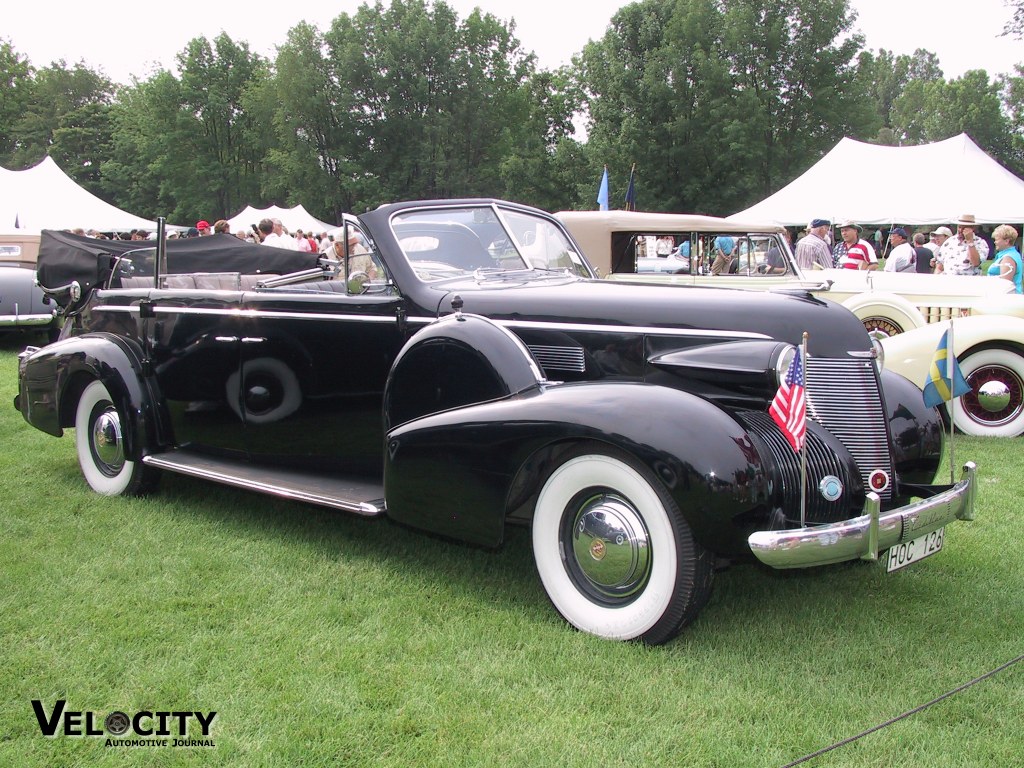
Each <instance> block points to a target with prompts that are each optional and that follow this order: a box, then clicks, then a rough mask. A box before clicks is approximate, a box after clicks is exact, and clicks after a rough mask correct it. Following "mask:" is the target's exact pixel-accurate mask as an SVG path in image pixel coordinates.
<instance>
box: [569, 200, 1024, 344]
mask: <svg viewBox="0 0 1024 768" xmlns="http://www.w3.org/2000/svg"><path fill="white" fill-rule="evenodd" d="M556 216H557V217H558V218H559V219H560V220H561V221H562V223H563V224H565V226H566V227H567V228H568V229H569V231H570V232H571V233H572V236H573V237H574V238H575V239H576V242H578V243H579V244H580V247H581V248H582V249H583V252H584V253H585V254H586V256H587V258H588V259H589V260H590V262H591V264H593V265H594V266H595V267H596V268H597V269H598V270H599V271H600V273H601V274H602V275H603V276H606V277H608V278H610V279H613V280H623V281H641V282H646V281H651V280H655V281H658V282H665V283H671V284H673V285H702V286H718V287H730V288H749V289H754V290H779V289H788V288H797V289H800V290H807V291H810V292H811V293H814V294H815V295H819V296H826V297H827V298H830V299H832V300H833V301H837V302H839V303H841V304H842V305H843V306H845V307H847V308H848V309H850V310H851V311H852V312H853V313H854V314H855V315H857V317H859V318H860V319H861V320H862V321H863V323H864V326H865V327H866V328H867V329H868V330H869V331H872V332H873V333H874V334H875V335H876V336H878V337H885V336H893V335H896V334H898V333H902V332H903V331H907V330H910V329H912V328H920V327H922V326H924V325H926V324H927V323H934V322H939V321H942V320H948V319H949V318H950V317H961V316H964V315H978V314H985V315H1012V316H1016V317H1022V318H1024V296H1019V295H1017V294H1014V293H1013V286H1012V285H1011V284H1010V282H1009V281H1008V280H1002V279H1000V278H997V277H987V276H985V277H973V276H949V275H928V274H923V275H919V274H902V273H894V272H883V271H881V270H874V271H860V270H852V269H822V270H817V269H816V270H804V269H801V268H800V266H799V265H798V264H797V263H796V260H795V259H794V258H793V249H792V248H791V247H790V245H789V242H788V241H787V240H786V239H785V238H784V237H783V234H784V231H785V230H784V228H783V227H781V226H775V225H766V224H763V223H761V224H758V223H754V222H737V221H730V220H726V219H719V218H715V217H713V216H693V215H688V214H671V213H643V212H637V211H562V212H560V213H557V214H556ZM718 235H727V236H730V237H732V238H733V239H734V241H735V243H736V252H735V259H734V261H733V265H732V266H733V270H734V271H731V272H729V273H728V274H721V275H712V274H710V267H711V263H712V260H713V256H712V250H713V249H712V243H713V242H714V240H715V238H716V237H717V236H718ZM673 243H674V245H673ZM683 243H689V247H688V250H689V252H690V254H691V256H690V257H689V258H687V259H683V258H680V256H679V255H678V246H679V245H682V244H683Z"/></svg>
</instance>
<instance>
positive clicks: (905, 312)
mask: <svg viewBox="0 0 1024 768" xmlns="http://www.w3.org/2000/svg"><path fill="white" fill-rule="evenodd" d="M842 303H843V306H844V307H846V308H847V309H848V310H850V311H851V312H853V314H855V315H856V316H857V318H858V319H859V320H860V321H861V322H862V323H864V324H865V326H866V327H868V328H869V330H880V331H882V332H883V334H884V335H886V336H896V335H897V334H900V333H904V332H906V331H912V330H914V329H915V328H921V327H922V326H924V325H926V324H927V320H925V317H924V315H922V314H921V310H919V309H918V308H917V307H916V306H914V304H913V303H912V302H910V301H909V300H908V299H906V298H904V297H903V296H900V295H899V294H895V293H888V292H886V291H869V292H866V293H858V294H854V295H853V296H851V297H849V298H848V299H845V300H844V301H843V302H842Z"/></svg>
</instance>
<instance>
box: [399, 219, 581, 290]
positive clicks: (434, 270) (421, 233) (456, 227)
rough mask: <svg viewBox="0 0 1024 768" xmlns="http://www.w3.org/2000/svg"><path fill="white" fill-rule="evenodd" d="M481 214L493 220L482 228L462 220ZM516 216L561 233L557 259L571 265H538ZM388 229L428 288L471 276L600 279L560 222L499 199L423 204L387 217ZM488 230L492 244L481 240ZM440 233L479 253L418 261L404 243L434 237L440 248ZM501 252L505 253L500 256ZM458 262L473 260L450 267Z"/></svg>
mask: <svg viewBox="0 0 1024 768" xmlns="http://www.w3.org/2000/svg"><path fill="white" fill-rule="evenodd" d="M480 211H483V212H486V213H487V214H488V215H489V218H488V220H486V221H481V222H479V227H476V228H475V227H474V226H473V225H472V224H473V223H472V222H465V221H462V220H461V219H462V218H468V216H467V214H471V215H472V216H473V217H474V218H475V217H476V212H480ZM516 217H521V219H522V220H523V221H533V222H536V224H537V227H538V228H539V227H541V226H546V227H549V228H550V229H549V230H548V232H547V233H546V237H550V236H551V235H552V234H556V235H557V242H556V244H555V247H556V250H557V249H560V251H559V253H558V256H559V258H560V260H561V261H563V262H567V264H566V263H563V264H560V265H557V266H555V267H551V266H541V265H539V264H538V263H537V262H538V261H539V257H538V256H535V255H534V254H531V250H535V251H536V250H537V249H532V248H531V246H530V244H527V243H524V242H523V239H524V238H522V237H521V236H520V235H518V234H517V232H518V231H519V230H521V229H522V227H517V226H516V225H515V223H514V219H515V218H516ZM510 219H512V220H513V221H510ZM403 225H408V227H409V230H410V232H409V233H408V234H403V232H402V231H401V229H402V227H403ZM388 227H389V229H390V231H391V235H392V237H393V238H394V241H395V243H396V245H397V246H398V249H399V252H400V253H401V255H402V257H403V258H404V259H405V261H406V263H407V264H408V266H409V267H410V269H411V271H412V273H413V274H414V275H415V276H416V279H417V280H419V281H420V282H421V283H425V284H433V283H438V282H441V281H444V280H450V279H465V278H467V277H470V278H473V279H476V280H478V281H480V280H490V279H502V278H503V277H507V276H511V275H516V276H519V277H520V278H522V277H524V276H525V277H528V278H529V277H543V276H550V275H557V276H559V277H565V276H567V275H568V276H572V277H578V278H594V277H596V274H595V273H594V271H593V268H592V267H591V266H590V264H589V262H588V261H587V259H586V257H585V255H584V254H583V251H582V249H580V247H579V246H578V245H577V243H576V241H575V240H573V238H572V236H571V235H570V234H569V232H568V231H567V230H566V229H565V227H564V226H562V224H561V222H559V221H558V220H557V219H555V218H554V217H552V216H548V215H545V214H543V212H540V211H533V210H528V209H522V208H518V207H505V206H503V205H501V204H500V203H497V202H494V201H487V202H483V201H481V202H467V203H465V204H460V205H457V206H453V205H447V206H437V207H432V206H429V205H424V206H417V207H414V208H403V209H402V210H399V211H395V212H394V213H392V214H391V215H390V216H389V217H388ZM484 228H491V229H492V230H493V231H492V232H491V233H489V234H488V235H487V237H488V238H489V241H488V242H487V243H484V238H482V237H481V236H480V235H481V230H483V229H484ZM431 230H433V232H431ZM441 235H448V236H450V237H451V239H452V240H453V241H458V240H461V241H462V244H463V245H464V246H465V247H467V249H468V248H469V247H472V248H477V249H478V251H479V252H478V253H477V254H469V255H468V256H467V254H466V253H464V252H461V251H458V249H456V250H455V251H452V252H450V253H449V254H448V255H447V257H446V258H445V259H437V260H431V259H417V258H414V257H413V256H412V255H411V254H412V253H416V252H417V251H413V250H410V249H408V248H407V246H406V245H404V244H403V241H408V240H410V239H411V238H413V237H422V238H425V239H426V238H433V239H434V240H435V241H436V243H437V244H438V245H439V244H440V236H441ZM498 249H502V250H501V251H500V252H498ZM474 256H475V258H474ZM459 258H461V259H464V260H465V259H468V261H465V262H464V263H463V264H461V265H460V264H453V263H451V262H452V261H455V260H458V259H459ZM418 262H419V263H418Z"/></svg>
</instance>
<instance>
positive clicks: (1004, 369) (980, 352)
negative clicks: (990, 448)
mask: <svg viewBox="0 0 1024 768" xmlns="http://www.w3.org/2000/svg"><path fill="white" fill-rule="evenodd" d="M959 362H960V371H961V372H962V373H963V375H964V378H965V379H966V380H967V383H968V384H969V385H970V387H971V391H970V392H969V393H967V394H966V395H964V396H963V397H961V398H959V399H958V400H957V401H956V403H955V405H954V406H953V423H954V425H955V426H956V428H957V429H959V430H960V431H961V432H964V433H965V434H968V435H978V436H983V437H984V436H991V437H1017V436H1018V435H1021V434H1024V355H1022V353H1021V352H1020V351H1017V350H1014V349H1011V348H1008V347H1005V346H988V347H981V348H975V349H972V350H968V351H967V352H965V353H962V354H961V355H960V356H959Z"/></svg>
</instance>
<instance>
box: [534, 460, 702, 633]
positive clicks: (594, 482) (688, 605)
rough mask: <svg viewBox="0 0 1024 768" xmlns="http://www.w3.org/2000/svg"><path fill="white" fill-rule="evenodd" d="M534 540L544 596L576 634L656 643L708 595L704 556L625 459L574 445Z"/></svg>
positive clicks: (541, 507)
mask: <svg viewBox="0 0 1024 768" xmlns="http://www.w3.org/2000/svg"><path fill="white" fill-rule="evenodd" d="M532 537H533V552H534V559H535V560H536V564H537V571H538V573H539V575H540V579H541V582H542V584H543V585H544V589H545V591H546V592H547V594H548V597H549V598H550V600H551V602H552V604H553V605H554V606H555V609H556V610H557V611H558V612H559V613H560V614H561V615H562V616H563V617H564V618H565V619H566V621H568V622H569V623H570V624H572V625H573V626H574V627H576V628H577V629H580V630H582V631H583V632H588V633H590V634H593V635H597V636H599V637H604V638H608V639H613V640H635V639H639V640H643V641H645V642H648V643H651V644H657V643H663V642H665V641H667V640H669V639H671V638H672V637H674V636H675V635H676V634H677V633H678V632H679V630H680V629H681V628H682V627H683V626H684V625H685V624H687V623H689V622H690V621H691V620H692V619H693V618H694V617H695V616H696V614H697V612H698V611H699V610H700V608H701V607H702V606H703V604H704V603H705V602H706V601H707V597H708V595H709V593H710V589H711V575H712V568H711V566H712V560H711V557H710V555H709V554H708V553H707V552H706V551H704V550H703V548H701V547H700V545H698V544H697V543H696V542H695V541H694V540H693V537H692V535H691V533H690V529H689V526H688V525H687V524H686V521H685V520H684V519H683V517H682V515H681V514H680V512H679V510H678V508H677V507H676V505H675V503H674V502H673V500H672V498H671V497H670V496H669V495H668V493H667V492H666V491H665V490H664V488H663V487H662V486H661V485H660V483H658V481H657V480H655V479H653V477H652V476H651V474H650V473H649V472H647V471H646V470H645V469H644V468H643V467H641V466H640V465H639V464H636V463H635V462H633V461H632V460H631V459H629V457H627V456H625V455H622V456H619V455H618V454H617V453H616V454H614V455H613V454H612V452H610V451H609V452H605V451H604V450H603V449H602V450H601V452H582V451H581V452H578V453H577V454H574V455H570V457H569V458H567V459H565V460H564V461H563V462H562V463H561V464H560V465H559V466H557V467H556V468H555V469H554V471H552V472H551V474H550V475H548V477H547V480H546V481H545V483H544V485H543V487H542V489H541V491H540V495H539V496H538V499H537V506H536V508H535V510H534V518H533V532H532Z"/></svg>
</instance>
